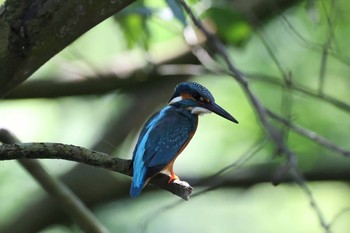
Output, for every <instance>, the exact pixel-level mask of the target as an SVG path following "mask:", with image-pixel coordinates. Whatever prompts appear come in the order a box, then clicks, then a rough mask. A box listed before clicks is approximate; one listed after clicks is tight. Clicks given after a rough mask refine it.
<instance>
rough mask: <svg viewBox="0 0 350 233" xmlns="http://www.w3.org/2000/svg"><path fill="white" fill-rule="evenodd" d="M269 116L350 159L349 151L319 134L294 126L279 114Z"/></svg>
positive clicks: (270, 113) (269, 112)
mask: <svg viewBox="0 0 350 233" xmlns="http://www.w3.org/2000/svg"><path fill="white" fill-rule="evenodd" d="M268 114H269V115H270V116H271V117H272V118H273V119H275V120H278V121H279V122H281V123H282V124H284V125H286V126H288V127H289V128H290V129H292V130H293V131H295V132H297V133H299V134H300V135H303V136H304V137H306V138H308V139H310V140H312V141H314V142H316V143H317V144H319V145H321V146H323V147H325V148H327V149H328V150H330V151H335V152H337V153H339V154H341V155H343V156H346V157H350V151H347V150H345V149H343V148H341V147H339V146H338V145H336V144H334V143H332V142H330V141H329V140H328V139H326V138H324V137H322V136H320V135H318V134H317V133H315V132H313V131H311V130H308V129H305V128H303V127H300V126H298V125H296V124H293V123H291V122H289V121H286V120H285V119H284V118H283V117H280V116H278V115H277V114H275V113H273V112H271V111H268Z"/></svg>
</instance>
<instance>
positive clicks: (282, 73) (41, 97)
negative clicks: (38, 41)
mask: <svg viewBox="0 0 350 233" xmlns="http://www.w3.org/2000/svg"><path fill="white" fill-rule="evenodd" d="M169 2H171V1H164V0H152V1H151V0H145V1H137V2H136V3H134V4H132V5H131V6H129V7H127V8H126V9H124V10H123V11H122V12H120V13H118V14H117V15H115V16H113V17H111V18H109V19H107V20H106V21H104V22H102V23H101V24H99V25H98V26H96V27H95V28H93V29H91V30H90V31H88V32H87V33H85V34H84V35H83V36H82V37H80V38H79V39H77V40H76V41H75V42H74V43H73V44H71V45H70V46H68V47H67V48H66V49H64V50H63V51H61V52H60V53H59V54H58V55H56V56H55V57H54V58H52V59H51V60H50V61H49V62H47V63H46V64H45V65H44V66H42V67H41V68H40V69H39V70H38V71H37V72H35V74H33V75H32V77H31V78H30V79H29V80H27V81H26V82H25V83H23V84H22V85H21V86H20V87H18V88H17V89H15V90H14V91H13V92H12V93H11V94H10V95H9V96H8V97H7V99H5V100H2V101H1V102H0V128H6V129H8V130H9V131H11V132H12V133H13V134H15V135H16V136H17V137H18V138H19V139H20V140H21V141H22V142H59V143H66V144H73V145H78V146H82V147H86V148H90V149H94V150H98V151H102V152H105V153H109V154H111V155H112V156H117V157H121V158H127V159H130V158H131V154H132V151H133V148H134V145H135V140H136V138H137V136H138V132H139V130H140V127H141V126H142V124H143V123H144V122H145V120H147V118H148V117H149V116H150V115H151V114H152V113H154V112H155V111H157V110H159V109H160V108H162V107H163V106H164V105H166V104H167V101H168V99H169V98H170V97H171V95H172V91H173V88H174V87H175V85H176V84H177V83H179V82H182V81H195V82H198V83H200V84H202V85H204V86H205V87H207V88H208V89H209V90H210V91H211V92H212V94H213V95H214V97H215V99H216V102H217V103H218V104H219V105H220V106H222V107H223V108H224V109H226V110H227V111H228V112H230V113H231V114H232V115H233V116H234V117H235V118H236V119H237V120H238V121H239V122H240V123H239V124H238V125H235V124H232V123H230V122H229V121H227V120H224V119H222V118H220V117H218V116H216V115H214V114H211V115H206V116H204V117H201V118H200V120H199V125H198V130H197V133H196V135H195V136H194V138H193V140H192V142H191V143H190V144H189V146H188V147H187V148H186V150H185V151H184V152H183V153H182V155H181V156H180V157H179V158H178V159H177V161H176V163H175V167H174V170H175V172H176V174H177V175H178V176H179V177H180V178H181V179H182V180H186V181H188V182H189V183H190V184H191V185H192V186H193V187H194V189H195V190H194V192H193V196H192V197H191V198H190V200H189V201H183V200H181V199H180V198H178V197H177V196H174V195H172V194H170V193H169V192H166V191H163V190H160V189H158V188H156V187H147V188H146V189H145V190H144V192H143V193H142V195H141V196H140V197H139V198H137V199H131V198H130V197H129V196H128V190H129V186H130V181H131V178H130V177H127V176H124V175H121V174H118V173H113V172H109V171H106V170H103V169H99V168H93V167H89V166H85V165H78V164H76V163H73V162H68V161H63V160H41V162H42V163H43V164H44V166H45V167H46V169H47V171H48V172H49V173H50V174H51V175H53V176H57V177H60V178H61V179H62V180H63V181H64V182H65V183H66V184H67V185H68V186H69V187H71V188H72V190H73V191H74V192H75V193H76V194H77V195H78V196H79V197H80V199H81V200H82V201H84V203H86V205H87V206H88V207H89V208H90V209H91V210H92V211H93V213H94V214H95V215H96V216H97V218H98V219H99V220H100V221H101V222H102V223H103V224H104V225H105V226H106V227H107V228H108V229H109V230H110V231H111V232H168V233H170V232H222V233H224V232H230V233H233V232H237V233H279V232H284V233H295V232H298V233H304V232H305V233H310V232H315V233H318V232H334V233H347V232H349V229H350V221H349V219H350V204H349V199H350V187H349V183H348V182H349V179H350V158H348V157H347V156H344V155H346V152H347V151H350V144H349V133H350V117H349V113H350V98H349V87H350V79H349V73H350V67H349V65H350V56H349V54H350V44H349V35H350V31H349V30H350V28H349V23H350V14H349V13H350V12H349V10H350V2H348V1H346V0H333V1H326V0H320V1H314V0H307V1H292V0H288V1H286V0H285V1H274V0H271V1H264V0H254V1H253V0H249V1H239V0H235V1H224V0H223V1H212V0H203V1H196V0H191V1H188V3H189V4H190V6H191V7H192V9H193V11H194V12H195V13H196V15H198V16H199V18H200V19H201V20H202V22H203V23H204V25H205V26H206V27H207V28H208V29H209V30H210V31H212V32H213V33H215V35H216V36H217V37H218V38H220V40H222V41H223V42H224V43H225V45H226V48H227V50H228V52H229V54H230V56H231V57H232V59H233V61H234V64H235V65H236V67H237V68H238V69H239V70H240V71H242V72H243V73H244V74H245V76H246V77H247V79H248V81H249V84H250V85H251V90H252V92H253V93H254V94H255V95H256V96H257V97H258V98H259V100H260V101H261V102H262V103H263V105H264V106H265V107H267V108H268V109H269V110H271V111H273V112H275V113H277V114H279V115H280V116H282V117H283V119H285V120H286V121H287V122H289V123H288V124H289V126H290V125H291V124H292V125H293V127H292V126H290V127H286V125H285V124H282V123H281V122H282V121H275V120H272V119H270V120H271V122H272V123H273V124H275V125H276V126H277V127H279V128H280V129H281V130H283V132H284V134H283V135H284V139H285V140H286V144H287V145H288V147H289V148H290V149H291V150H292V151H293V152H294V153H295V155H296V157H297V164H298V167H299V168H300V170H301V171H302V174H303V176H304V177H305V180H307V182H306V183H305V185H306V186H307V189H305V187H301V186H300V185H298V182H294V180H293V179H292V178H291V176H289V174H288V172H287V173H286V174H284V173H282V174H281V173H280V168H283V166H284V165H285V164H286V159H285V157H284V156H279V155H278V152H277V151H276V146H275V145H274V143H273V142H272V141H270V140H269V138H268V137H267V136H266V135H265V133H264V129H263V127H262V126H261V124H260V122H259V119H258V118H257V117H256V111H255V109H254V108H253V107H252V105H251V104H250V102H249V100H248V99H247V97H246V95H245V93H244V92H243V91H242V89H241V87H240V86H239V84H238V83H237V82H236V81H235V79H233V78H232V77H231V76H229V75H227V72H226V68H225V64H224V62H223V61H222V59H220V57H219V56H218V54H217V53H216V52H215V50H213V48H212V47H211V46H210V44H209V43H208V42H207V41H206V39H205V37H204V36H203V35H202V34H201V33H200V32H199V31H198V30H197V29H196V28H195V27H194V26H193V25H192V23H191V21H190V20H189V18H187V16H186V14H185V13H183V12H178V11H176V10H178V9H180V8H176V7H174V6H172V4H171V3H169ZM0 3H1V1H0ZM170 6H172V8H171V7H170ZM298 129H299V131H298ZM222 169H225V170H224V171H222V172H221V173H218V172H219V171H221V170H222ZM276 179H277V180H281V181H282V183H281V184H279V185H277V186H274V185H272V181H274V180H276ZM284 181H286V182H284ZM305 190H308V191H309V193H307V192H305ZM310 198H311V199H310ZM0 200H1V204H0V233H3V232H17V233H18V232H45V233H58V232H62V233H64V232H81V230H80V229H79V228H78V227H77V226H76V225H75V224H74V223H73V222H71V221H69V219H68V218H67V217H66V216H65V214H64V213H63V212H62V211H61V210H60V208H59V206H58V205H57V203H55V201H54V200H52V199H51V198H50V197H48V196H47V195H46V193H45V191H44V190H43V189H42V188H41V187H40V186H39V185H38V184H37V183H36V181H35V180H33V178H32V177H31V176H29V175H28V174H27V173H26V172H25V171H24V170H23V168H22V167H21V166H19V165H18V163H17V162H16V161H2V162H1V163H0ZM314 203H316V204H317V207H318V208H319V209H318V210H315V208H314V207H315V204H314ZM320 216H321V217H322V218H324V220H325V221H326V223H327V224H330V225H329V228H327V227H326V226H322V225H321V224H320ZM327 229H328V230H329V231H327Z"/></svg>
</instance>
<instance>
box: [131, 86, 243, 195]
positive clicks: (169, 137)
mask: <svg viewBox="0 0 350 233" xmlns="http://www.w3.org/2000/svg"><path fill="white" fill-rule="evenodd" d="M211 112H213V113H215V114H217V115H219V116H221V117H223V118H226V119H227V120H229V121H232V122H234V123H238V121H237V120H236V119H235V118H234V117H233V116H231V115H230V114H229V113H228V112H226V111H225V110H224V109H223V108H221V107H220V106H219V105H217V104H216V103H215V100H214V97H213V96H212V94H211V93H210V92H209V90H208V89H207V88H205V87H203V86H202V85H200V84H198V83H195V82H183V83H180V84H178V85H177V86H176V87H175V91H174V94H173V95H172V96H171V98H170V100H169V102H168V105H167V106H166V107H164V108H163V109H161V110H160V111H159V112H157V113H155V114H154V115H153V116H151V117H150V119H149V120H148V121H147V122H146V123H145V125H144V126H143V128H142V130H141V132H140V135H139V138H138V140H137V143H136V146H135V149H134V152H133V158H132V166H133V179H132V184H131V188H130V196H131V197H133V198H134V197H137V196H139V195H140V193H141V191H142V189H143V188H144V187H145V185H146V184H147V183H148V181H149V180H150V179H151V178H152V177H153V176H155V175H156V174H158V173H160V172H166V173H168V174H170V178H169V183H170V182H173V181H174V180H178V179H179V178H178V177H177V176H176V175H175V173H174V171H173V165H174V162H175V160H176V158H177V157H178V155H179V154H180V153H181V152H182V151H183V150H184V149H185V147H186V146H187V145H188V143H189V142H190V140H191V139H192V137H193V135H194V133H195V132H196V129H197V125H198V116H199V115H202V114H207V113H211Z"/></svg>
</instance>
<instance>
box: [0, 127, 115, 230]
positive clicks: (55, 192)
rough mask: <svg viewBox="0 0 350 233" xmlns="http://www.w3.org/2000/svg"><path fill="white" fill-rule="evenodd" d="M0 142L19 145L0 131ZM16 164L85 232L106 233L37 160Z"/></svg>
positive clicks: (10, 135)
mask: <svg viewBox="0 0 350 233" xmlns="http://www.w3.org/2000/svg"><path fill="white" fill-rule="evenodd" d="M0 141H1V142H3V143H7V144H13V143H20V141H19V140H18V139H17V138H16V137H15V136H14V135H12V134H11V133H10V132H9V131H7V130H4V129H0ZM18 162H19V163H20V164H21V165H22V167H23V168H24V169H25V170H27V172H28V173H29V174H30V175H32V176H33V178H34V179H36V180H37V182H39V184H40V185H41V186H42V187H43V188H44V189H45V190H46V191H47V192H48V193H49V194H50V195H51V196H53V197H54V198H55V199H56V200H57V201H58V202H59V204H60V206H61V207H62V209H64V210H65V212H66V213H67V214H68V215H69V216H70V217H72V218H73V219H74V220H75V222H76V223H77V224H78V225H79V226H80V227H81V228H82V230H84V231H85V232H92V233H108V232H109V231H108V230H107V229H106V228H105V227H104V226H103V225H102V224H101V223H100V222H99V221H98V220H97V218H95V216H94V215H93V214H92V213H91V212H90V210H89V209H88V208H86V206H85V205H84V204H83V202H82V201H81V200H80V199H79V198H78V197H77V196H76V195H75V194H74V193H73V192H72V191H71V190H70V189H69V188H68V187H67V186H66V185H64V184H63V183H62V182H61V181H59V180H57V179H55V178H53V177H52V176H50V175H49V174H48V173H47V172H46V171H45V169H44V167H43V166H42V165H41V164H40V162H39V161H37V160H27V159H20V160H18Z"/></svg>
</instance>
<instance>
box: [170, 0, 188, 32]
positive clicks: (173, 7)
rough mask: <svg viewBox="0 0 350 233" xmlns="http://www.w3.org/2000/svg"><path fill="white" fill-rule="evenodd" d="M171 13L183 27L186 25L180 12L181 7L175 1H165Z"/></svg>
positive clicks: (184, 17) (183, 15) (182, 13)
mask: <svg viewBox="0 0 350 233" xmlns="http://www.w3.org/2000/svg"><path fill="white" fill-rule="evenodd" d="M165 1H166V3H167V4H168V6H169V7H170V9H171V11H172V12H173V14H174V16H175V18H176V19H177V20H179V21H180V22H181V23H182V24H183V25H184V26H185V27H186V25H187V21H186V16H185V14H184V11H183V10H182V7H181V5H180V4H179V2H178V1H177V0H165Z"/></svg>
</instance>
